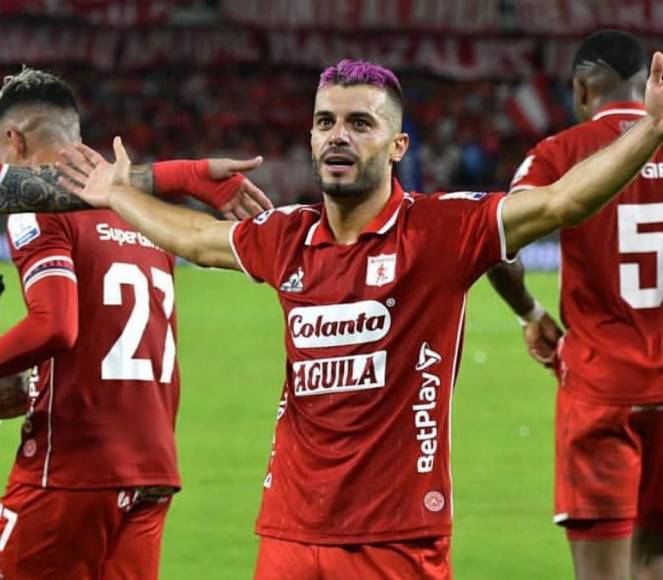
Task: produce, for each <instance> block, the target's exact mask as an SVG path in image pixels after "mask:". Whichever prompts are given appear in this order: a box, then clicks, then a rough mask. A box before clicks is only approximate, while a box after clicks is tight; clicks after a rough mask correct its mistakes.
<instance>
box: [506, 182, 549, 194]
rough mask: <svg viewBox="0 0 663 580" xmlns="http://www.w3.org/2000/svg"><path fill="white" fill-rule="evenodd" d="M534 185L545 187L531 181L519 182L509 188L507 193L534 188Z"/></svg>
mask: <svg viewBox="0 0 663 580" xmlns="http://www.w3.org/2000/svg"><path fill="white" fill-rule="evenodd" d="M535 187H545V186H544V185H534V184H533V183H521V184H520V185H516V187H514V188H513V189H510V190H509V195H511V194H512V193H518V192H519V191H524V190H525V189H534V188H535Z"/></svg>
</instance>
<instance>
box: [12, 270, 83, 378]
mask: <svg viewBox="0 0 663 580" xmlns="http://www.w3.org/2000/svg"><path fill="white" fill-rule="evenodd" d="M26 303H27V307H28V313H27V315H26V317H25V318H24V319H23V320H21V321H20V322H19V323H18V324H17V325H16V326H14V327H12V328H10V329H9V330H8V331H7V332H6V333H5V334H3V335H2V336H0V376H5V375H8V374H11V373H15V372H18V371H22V370H24V369H27V368H29V367H31V366H33V365H35V364H38V363H40V362H41V361H43V360H44V359H46V358H49V357H51V356H53V355H54V354H55V353H57V352H58V351H61V350H66V349H68V348H71V347H72V346H73V345H74V343H75V342H76V338H77V336H78V291H77V289H76V284H74V283H72V282H71V281H70V280H67V279H65V278H57V277H51V278H47V279H45V280H42V281H40V282H39V283H38V284H35V285H34V286H33V287H32V288H30V290H29V291H28V292H27V293H26Z"/></svg>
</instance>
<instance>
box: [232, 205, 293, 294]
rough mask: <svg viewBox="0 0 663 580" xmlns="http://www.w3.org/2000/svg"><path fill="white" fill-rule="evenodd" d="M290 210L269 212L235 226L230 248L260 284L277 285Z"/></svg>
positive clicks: (248, 272)
mask: <svg viewBox="0 0 663 580" xmlns="http://www.w3.org/2000/svg"><path fill="white" fill-rule="evenodd" d="M289 213H290V210H289V208H279V209H270V210H267V211H265V212H263V213H261V214H259V215H257V216H256V217H254V218H249V219H245V220H243V221H241V222H238V223H236V224H235V225H233V227H232V229H231V230H230V244H231V246H232V249H233V252H234V254H235V258H236V259H237V261H238V262H239V265H240V266H241V268H242V270H243V271H244V273H245V274H247V275H248V276H249V277H250V278H252V279H253V280H255V281H256V282H267V283H268V284H269V285H270V286H274V285H275V278H276V272H277V271H278V250H279V248H280V247H282V239H283V235H284V231H285V228H286V226H287V223H288V214H289Z"/></svg>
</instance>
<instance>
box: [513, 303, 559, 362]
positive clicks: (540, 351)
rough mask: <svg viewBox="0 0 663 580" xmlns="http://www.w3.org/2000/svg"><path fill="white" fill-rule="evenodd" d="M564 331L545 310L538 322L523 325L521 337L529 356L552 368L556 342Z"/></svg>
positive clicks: (555, 354)
mask: <svg viewBox="0 0 663 580" xmlns="http://www.w3.org/2000/svg"><path fill="white" fill-rule="evenodd" d="M563 334H564V332H563V331H562V329H561V328H560V327H559V326H558V325H557V323H556V322H555V320H554V319H553V317H552V316H550V315H549V314H548V313H547V312H546V313H545V314H544V315H543V316H542V317H541V319H540V320H539V321H538V322H528V323H527V324H525V326H523V337H524V339H525V344H526V345H527V352H528V353H529V354H530V356H531V357H532V358H533V359H534V360H536V361H537V362H540V363H541V364H542V365H543V366H544V367H546V368H547V369H554V368H555V364H556V362H557V344H558V343H559V339H560V338H562V335H563Z"/></svg>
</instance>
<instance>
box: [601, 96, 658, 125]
mask: <svg viewBox="0 0 663 580" xmlns="http://www.w3.org/2000/svg"><path fill="white" fill-rule="evenodd" d="M646 114H647V113H646V111H645V106H644V105H643V104H642V103H639V102H637V101H620V102H617V103H609V104H607V105H604V106H603V107H601V108H600V109H599V110H598V111H596V113H595V114H594V116H593V117H592V121H596V120H597V119H601V118H603V117H607V116H608V115H637V116H643V115H646Z"/></svg>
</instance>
